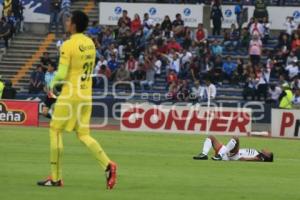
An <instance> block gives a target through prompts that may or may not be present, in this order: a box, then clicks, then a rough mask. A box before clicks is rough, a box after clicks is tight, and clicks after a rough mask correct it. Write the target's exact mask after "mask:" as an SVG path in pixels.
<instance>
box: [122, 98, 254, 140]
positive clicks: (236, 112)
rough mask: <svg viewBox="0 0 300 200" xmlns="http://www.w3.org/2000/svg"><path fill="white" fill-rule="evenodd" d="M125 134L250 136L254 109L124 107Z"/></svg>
mask: <svg viewBox="0 0 300 200" xmlns="http://www.w3.org/2000/svg"><path fill="white" fill-rule="evenodd" d="M121 107H122V108H121V120H120V123H121V124H120V127H121V130H122V131H147V132H165V133H196V134H205V133H208V134H217V135H247V134H248V133H250V132H251V125H252V124H251V119H252V118H251V113H252V111H251V109H248V108H224V107H214V108H213V107H212V108H210V109H207V108H206V107H200V106H199V105H193V106H165V105H150V104H127V103H125V104H122V106H121Z"/></svg>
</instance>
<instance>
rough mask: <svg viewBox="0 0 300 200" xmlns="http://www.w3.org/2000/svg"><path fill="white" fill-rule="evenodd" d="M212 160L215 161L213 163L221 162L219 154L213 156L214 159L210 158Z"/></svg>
mask: <svg viewBox="0 0 300 200" xmlns="http://www.w3.org/2000/svg"><path fill="white" fill-rule="evenodd" d="M211 159H212V160H215V161H220V160H222V156H221V155H220V154H218V155H216V156H214V157H211Z"/></svg>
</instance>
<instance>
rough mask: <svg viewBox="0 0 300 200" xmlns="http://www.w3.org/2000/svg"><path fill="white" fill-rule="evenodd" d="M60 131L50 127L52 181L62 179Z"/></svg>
mask: <svg viewBox="0 0 300 200" xmlns="http://www.w3.org/2000/svg"><path fill="white" fill-rule="evenodd" d="M62 153H63V142H62V133H61V132H60V131H57V130H55V129H53V128H50V164H51V177H52V180H53V181H58V180H62Z"/></svg>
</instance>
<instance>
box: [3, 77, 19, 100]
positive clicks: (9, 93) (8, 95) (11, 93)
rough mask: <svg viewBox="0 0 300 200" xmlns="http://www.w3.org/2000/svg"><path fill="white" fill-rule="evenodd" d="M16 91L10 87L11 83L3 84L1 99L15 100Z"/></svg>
mask: <svg viewBox="0 0 300 200" xmlns="http://www.w3.org/2000/svg"><path fill="white" fill-rule="evenodd" d="M16 93H17V91H16V89H15V88H13V87H12V83H11V81H6V82H5V87H4V90H3V93H2V99H15V98H16Z"/></svg>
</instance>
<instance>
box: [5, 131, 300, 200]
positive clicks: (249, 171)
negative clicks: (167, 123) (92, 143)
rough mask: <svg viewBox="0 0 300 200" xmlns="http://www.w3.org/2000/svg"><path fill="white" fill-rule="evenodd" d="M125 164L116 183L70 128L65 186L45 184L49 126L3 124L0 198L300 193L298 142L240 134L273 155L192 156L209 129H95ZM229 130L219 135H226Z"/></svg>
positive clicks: (154, 198)
mask: <svg viewBox="0 0 300 200" xmlns="http://www.w3.org/2000/svg"><path fill="white" fill-rule="evenodd" d="M93 136H95V138H96V139H97V140H98V141H100V142H101V144H102V146H103V148H104V149H105V151H106V152H107V153H108V154H109V156H110V157H111V158H112V159H113V160H115V161H116V162H117V163H118V165H119V180H118V185H117V187H116V189H115V190H113V191H107V190H106V189H105V181H104V173H103V172H102V171H101V170H100V169H99V167H98V166H97V164H96V162H95V160H94V159H93V157H92V156H91V155H90V154H89V152H88V150H87V149H86V148H85V147H84V146H83V145H82V144H81V143H80V142H79V141H78V140H77V138H76V136H75V135H74V134H65V135H64V147H65V149H64V171H63V172H64V182H65V186H64V187H63V188H41V187H38V186H36V181H37V180H39V179H41V178H44V177H45V176H47V175H48V174H49V163H48V158H49V138H48V129H45V128H21V127H20V128H17V127H3V126H1V127H0V155H1V160H0V199H1V200H48V199H49V200H55V199H62V200H68V199H70V200H76V199H85V200H89V199H101V200H106V199H107V200H117V199H120V200H135V199H139V200H140V199H142V200H148V199H149V200H177V199H185V200H193V199H197V200H199V199H200V200H205V199H207V200H214V199H220V200H224V199H230V200H234V199H243V200H244V199H249V200H260V199H261V200H267V199H270V200H271V199H272V200H274V199H278V200H283V199H286V200H295V199H300V190H299V186H300V182H299V181H300V157H299V153H300V143H299V141H296V140H279V139H262V138H241V146H242V147H257V148H259V149H260V148H263V147H268V148H269V149H271V150H273V151H274V153H275V162H274V163H247V162H214V161H211V160H208V161H194V160H192V159H191V158H192V156H193V155H194V154H196V153H198V151H199V150H200V148H201V147H202V142H203V139H204V136H200V135H179V134H176V135H170V134H149V133H146V134H145V133H121V132H112V131H107V132H101V131H93ZM227 139H228V137H221V140H222V141H224V142H225V141H227Z"/></svg>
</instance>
